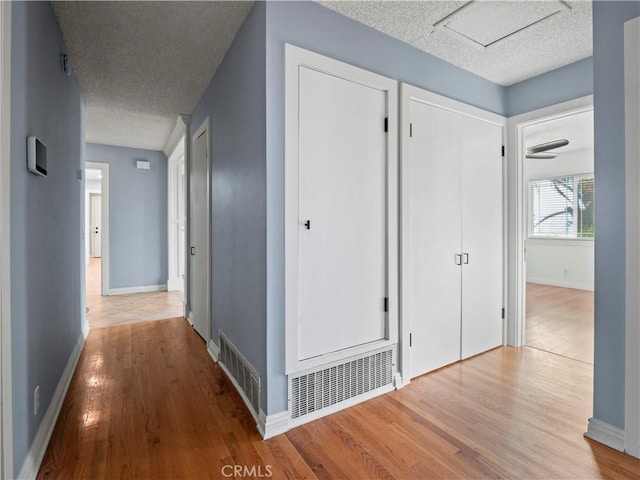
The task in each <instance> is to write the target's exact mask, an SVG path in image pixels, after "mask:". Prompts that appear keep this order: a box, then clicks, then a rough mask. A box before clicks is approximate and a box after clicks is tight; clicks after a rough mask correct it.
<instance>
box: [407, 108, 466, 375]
mask: <svg viewBox="0 0 640 480" xmlns="http://www.w3.org/2000/svg"><path fill="white" fill-rule="evenodd" d="M410 121H411V124H412V128H411V129H412V133H413V135H412V137H411V138H410V141H409V142H410V143H409V149H410V150H409V155H408V157H405V159H408V162H407V161H406V160H405V164H404V165H403V168H404V169H407V174H406V175H405V176H404V178H405V184H403V189H404V190H405V198H408V202H406V203H405V207H404V212H403V218H404V219H405V220H404V222H405V224H404V227H403V235H405V238H406V242H405V245H408V249H407V250H406V251H405V252H404V255H407V259H408V262H405V265H406V267H405V268H407V269H408V271H407V272H405V277H404V278H405V279H407V280H406V281H405V282H404V284H403V294H404V295H405V297H406V298H405V300H406V302H405V305H407V311H405V315H406V316H407V318H408V320H409V322H410V324H411V345H412V346H411V349H410V352H411V377H416V376H418V375H422V374H423V373H425V372H429V371H431V370H435V369H436V368H440V367H442V366H444V365H448V364H450V363H453V362H456V361H458V360H460V314H461V304H460V299H461V274H462V269H461V266H460V265H459V264H460V263H461V260H462V257H461V256H460V255H461V252H462V250H461V235H462V211H461V201H460V195H461V181H460V154H461V150H462V145H463V142H464V134H463V132H461V131H460V130H459V128H458V124H459V122H460V115H459V114H458V113H455V112H452V111H449V110H444V109H441V108H439V107H435V106H432V105H426V104H424V103H420V102H416V101H412V102H410Z"/></svg>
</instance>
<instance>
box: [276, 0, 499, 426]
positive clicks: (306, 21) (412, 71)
mask: <svg viewBox="0 0 640 480" xmlns="http://www.w3.org/2000/svg"><path fill="white" fill-rule="evenodd" d="M266 8H267V24H266V25H267V27H266V28H267V31H266V35H267V37H266V41H267V51H266V54H267V97H266V98H267V118H268V122H267V185H268V189H267V272H268V273H267V275H268V277H267V278H268V279H267V292H268V293H267V318H268V330H267V345H268V347H267V348H268V359H267V368H268V373H267V374H268V383H269V391H268V412H267V413H268V414H273V413H277V412H279V411H282V410H286V409H287V381H286V376H285V374H284V371H285V358H284V347H285V343H284V336H285V334H284V330H285V327H284V61H285V59H284V44H285V42H286V43H291V44H293V45H296V46H298V47H302V48H306V49H308V50H311V51H314V52H317V53H320V54H323V55H327V56H329V57H332V58H335V59H337V60H341V61H344V62H347V63H350V64H352V65H355V66H358V67H361V68H364V69H367V70H370V71H372V72H375V73H379V74H382V75H385V76H387V77H390V78H393V79H397V80H399V81H402V82H407V83H410V84H413V85H416V86H418V87H422V88H425V89H428V90H430V91H432V92H435V93H439V94H441V95H445V96H447V97H450V98H453V99H456V100H460V101H463V102H466V103H469V104H471V105H475V106H478V107H481V108H484V109H486V110H489V111H491V112H495V113H499V114H505V113H506V96H505V89H504V87H501V86H499V85H496V84H494V83H492V82H490V81H488V80H486V79H484V78H481V77H479V76H477V75H474V74H473V73H470V72H468V71H466V70H463V69H461V68H458V67H455V66H453V65H451V64H449V63H447V62H445V61H443V60H440V59H439V58H436V57H434V56H432V55H429V54H427V53H425V52H423V51H421V50H419V49H417V48H414V47H411V46H410V45H408V44H406V43H404V42H401V41H400V40H396V39H393V38H391V37H389V36H387V35H385V34H383V33H381V32H379V31H377V30H374V29H372V28H370V27H367V26H365V25H363V24H361V23H358V22H355V21H353V20H351V19H349V18H347V17H344V16H342V15H339V14H337V13H335V12H333V11H331V10H329V9H326V8H324V7H322V6H320V5H318V4H315V3H312V2H269V3H267V5H266Z"/></svg>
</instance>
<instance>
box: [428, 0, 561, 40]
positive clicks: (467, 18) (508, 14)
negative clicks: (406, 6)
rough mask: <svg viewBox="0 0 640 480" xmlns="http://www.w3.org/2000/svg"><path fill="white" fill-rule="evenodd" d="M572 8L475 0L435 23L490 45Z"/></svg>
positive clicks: (436, 25)
mask: <svg viewBox="0 0 640 480" xmlns="http://www.w3.org/2000/svg"><path fill="white" fill-rule="evenodd" d="M568 10H571V7H569V6H568V5H567V4H566V3H565V2H562V1H545V2H514V1H511V2H483V1H472V2H469V3H467V4H465V5H463V6H462V7H460V8H459V9H458V10H456V11H455V12H453V13H451V14H450V15H447V16H446V17H445V18H443V19H442V20H440V21H438V22H437V23H436V24H435V25H434V26H435V27H442V28H444V30H446V31H449V32H452V33H455V34H457V35H460V36H462V37H463V38H464V39H465V41H467V43H470V44H472V45H474V46H475V47H478V48H481V49H483V48H486V47H488V46H490V45H493V44H494V43H497V42H499V41H500V40H503V39H505V38H507V37H510V36H511V35H514V34H516V33H518V32H520V31H522V30H524V29H526V28H529V27H531V26H533V25H535V24H536V23H539V22H542V21H543V20H545V19H547V18H549V17H551V16H553V15H556V14H557V13H560V12H563V11H568Z"/></svg>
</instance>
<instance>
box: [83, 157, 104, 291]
mask: <svg viewBox="0 0 640 480" xmlns="http://www.w3.org/2000/svg"><path fill="white" fill-rule="evenodd" d="M85 168H91V169H95V170H100V171H101V172H102V180H101V181H100V194H101V195H102V208H101V213H102V218H101V222H102V232H101V239H100V240H101V242H102V259H101V261H100V268H101V275H100V283H101V285H100V293H101V294H102V295H103V296H106V295H109V164H108V163H100V162H85ZM85 178H86V176H85ZM82 198H83V199H84V198H86V196H83V197H82ZM85 208H88V206H87V205H85Z"/></svg>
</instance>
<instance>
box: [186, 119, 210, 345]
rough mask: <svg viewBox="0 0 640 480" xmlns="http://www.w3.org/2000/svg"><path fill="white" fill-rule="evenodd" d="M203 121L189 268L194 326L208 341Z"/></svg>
mask: <svg viewBox="0 0 640 480" xmlns="http://www.w3.org/2000/svg"><path fill="white" fill-rule="evenodd" d="M208 125H209V124H208V121H207V122H206V123H205V124H203V126H202V127H200V129H198V131H197V132H196V134H195V135H194V137H193V147H192V149H191V176H190V189H191V190H190V191H191V194H190V201H191V205H190V212H191V216H190V224H191V247H190V254H191V255H190V259H191V263H190V270H191V272H192V282H191V289H190V290H191V301H192V304H191V312H192V314H193V317H192V321H193V327H194V328H195V330H196V332H198V333H199V334H200V336H201V337H202V338H204V339H205V341H208V340H209V339H210V338H211V313H210V312H211V307H210V298H211V297H210V296H211V288H210V285H211V281H210V278H211V274H210V270H211V263H210V258H211V257H210V249H211V244H210V240H209V238H210V232H209V226H210V221H209V219H210V193H209V127H208Z"/></svg>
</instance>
